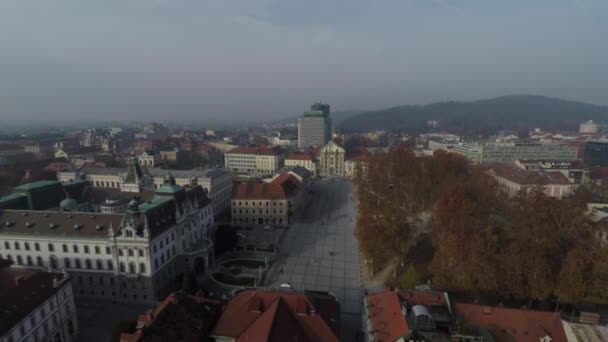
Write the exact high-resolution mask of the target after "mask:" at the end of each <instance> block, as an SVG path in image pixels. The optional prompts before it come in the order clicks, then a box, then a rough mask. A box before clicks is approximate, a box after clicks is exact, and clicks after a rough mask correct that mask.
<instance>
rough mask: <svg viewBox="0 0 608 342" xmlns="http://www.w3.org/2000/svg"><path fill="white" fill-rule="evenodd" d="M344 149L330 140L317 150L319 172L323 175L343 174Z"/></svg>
mask: <svg viewBox="0 0 608 342" xmlns="http://www.w3.org/2000/svg"><path fill="white" fill-rule="evenodd" d="M345 156H346V150H345V149H344V147H342V146H341V145H340V144H338V143H337V142H335V141H330V142H329V143H328V144H327V145H325V146H323V147H322V148H321V149H320V150H319V174H320V175H321V176H324V177H331V176H344V175H345V166H344V158H345Z"/></svg>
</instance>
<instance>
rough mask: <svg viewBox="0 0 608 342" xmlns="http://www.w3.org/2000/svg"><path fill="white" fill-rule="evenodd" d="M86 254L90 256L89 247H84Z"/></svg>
mask: <svg viewBox="0 0 608 342" xmlns="http://www.w3.org/2000/svg"><path fill="white" fill-rule="evenodd" d="M84 252H85V254H89V246H87V245H84Z"/></svg>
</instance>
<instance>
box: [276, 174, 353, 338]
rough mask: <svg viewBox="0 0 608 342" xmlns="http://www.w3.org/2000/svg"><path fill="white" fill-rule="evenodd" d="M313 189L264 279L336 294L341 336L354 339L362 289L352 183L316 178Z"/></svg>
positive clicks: (278, 283)
mask: <svg viewBox="0 0 608 342" xmlns="http://www.w3.org/2000/svg"><path fill="white" fill-rule="evenodd" d="M311 189H312V191H313V194H312V196H311V198H310V201H309V202H308V204H307V206H306V207H305V208H304V210H302V212H301V213H300V215H298V217H296V218H295V220H294V221H295V223H294V224H292V225H291V227H290V228H289V229H288V231H287V234H286V236H284V239H283V242H282V243H281V247H280V251H279V256H278V258H277V259H276V260H275V262H274V263H273V265H272V267H271V269H270V270H269V272H268V273H267V275H266V281H265V283H264V285H265V286H279V285H281V284H282V283H288V284H290V285H291V286H292V287H293V288H295V289H307V290H318V291H329V292H331V293H333V294H335V295H336V297H337V298H338V300H339V301H340V304H341V308H342V340H343V341H356V334H357V332H358V331H359V330H360V326H361V306H362V291H361V288H360V278H359V262H358V252H357V251H358V249H357V240H356V238H355V236H354V229H355V209H354V204H353V201H352V196H353V185H352V183H351V182H349V181H344V180H316V181H315V182H313V183H312V184H311Z"/></svg>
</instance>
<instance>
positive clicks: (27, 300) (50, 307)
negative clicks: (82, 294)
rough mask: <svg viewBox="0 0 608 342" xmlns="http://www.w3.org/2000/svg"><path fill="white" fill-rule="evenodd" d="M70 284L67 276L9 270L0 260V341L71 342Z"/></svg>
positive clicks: (74, 327) (73, 316) (73, 322)
mask: <svg viewBox="0 0 608 342" xmlns="http://www.w3.org/2000/svg"><path fill="white" fill-rule="evenodd" d="M71 281H72V278H71V277H70V276H69V275H68V274H67V273H62V272H44V271H38V270H26V269H23V268H20V267H11V266H10V262H7V261H6V260H3V259H0V283H2V286H3V287H2V293H0V307H1V308H2V311H0V341H2V342H21V341H63V342H70V341H75V340H76V337H77V336H78V320H77V317H76V306H75V305H74V292H73V290H72V283H71Z"/></svg>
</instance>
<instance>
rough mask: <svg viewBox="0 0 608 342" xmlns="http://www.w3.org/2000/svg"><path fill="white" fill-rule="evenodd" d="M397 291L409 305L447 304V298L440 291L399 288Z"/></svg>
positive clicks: (431, 305) (429, 305) (432, 305)
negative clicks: (403, 289) (405, 290)
mask: <svg viewBox="0 0 608 342" xmlns="http://www.w3.org/2000/svg"><path fill="white" fill-rule="evenodd" d="M397 293H398V294H399V297H401V298H402V299H403V300H404V301H405V302H406V303H407V304H408V305H410V306H414V305H424V306H427V307H434V306H446V305H447V300H446V298H445V296H444V295H443V293H442V292H440V291H409V292H403V291H401V290H398V291H397Z"/></svg>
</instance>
